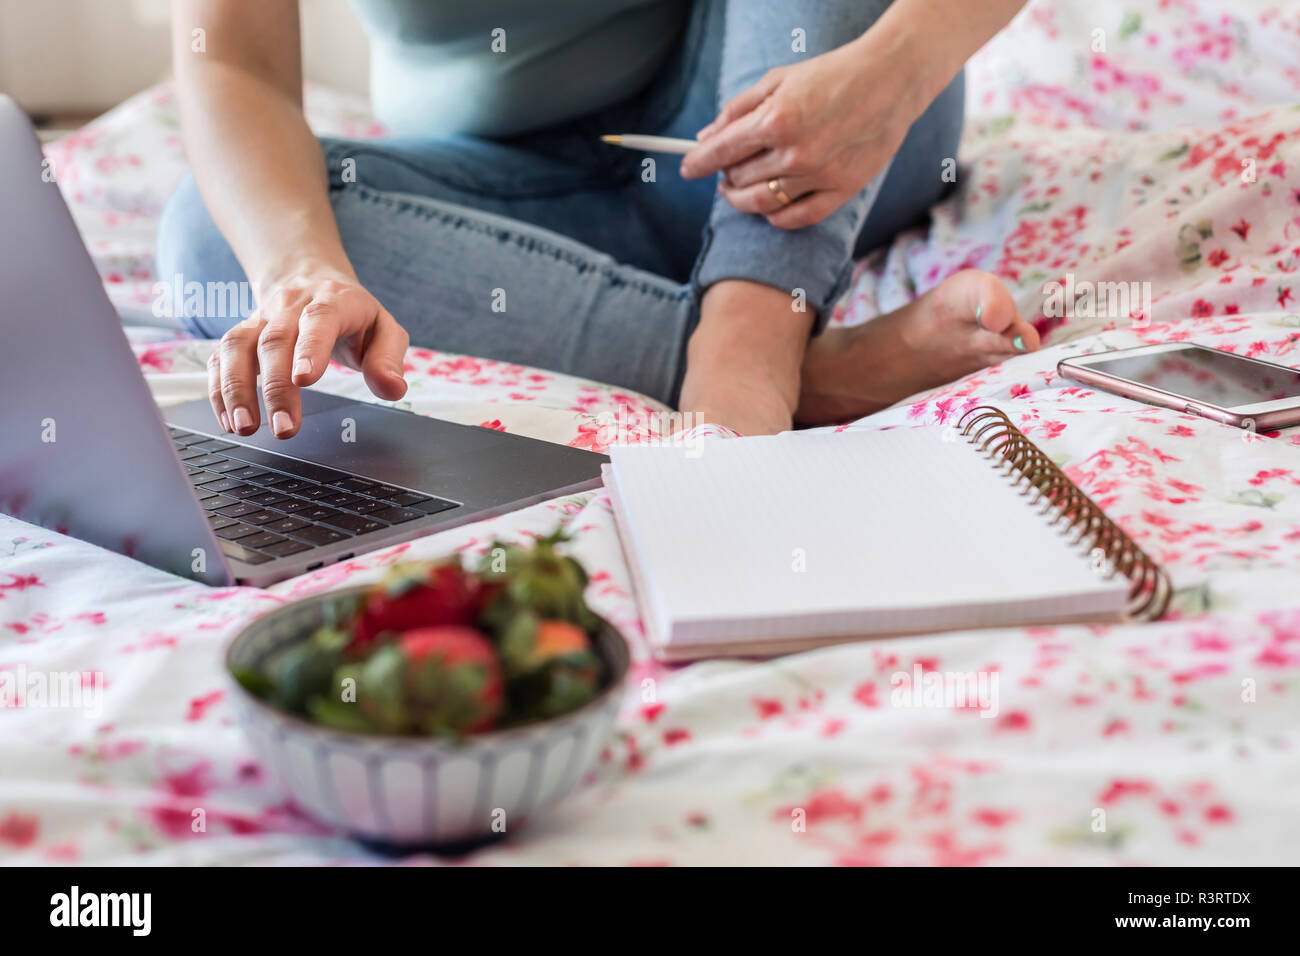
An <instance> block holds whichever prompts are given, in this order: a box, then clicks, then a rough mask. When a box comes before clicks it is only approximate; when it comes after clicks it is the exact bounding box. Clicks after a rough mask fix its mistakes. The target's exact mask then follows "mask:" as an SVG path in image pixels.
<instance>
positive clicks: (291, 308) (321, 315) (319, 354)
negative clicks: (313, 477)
mask: <svg viewBox="0 0 1300 956" xmlns="http://www.w3.org/2000/svg"><path fill="white" fill-rule="evenodd" d="M258 301H259V303H260V307H259V308H258V309H257V311H255V312H254V313H253V314H252V315H250V316H249V317H248V318H247V319H245V320H244V321H243V322H241V323H239V325H237V326H235V327H234V328H233V329H231V330H230V331H229V332H227V333H226V334H225V335H224V336H222V338H221V344H220V346H218V348H217V350H216V351H215V352H213V353H212V357H211V358H210V359H208V398H209V399H210V400H211V402H212V410H213V411H214V412H216V414H217V419H218V420H219V421H220V422H221V427H222V428H224V429H225V430H226V431H228V432H235V433H236V434H239V435H251V434H253V432H255V431H257V429H258V427H259V425H260V422H259V420H258V419H259V415H258V408H257V376H258V373H259V370H260V372H261V376H262V396H263V398H264V399H265V400H266V413H267V417H268V418H269V419H270V424H271V431H272V432H274V433H275V436H276V437H277V438H290V437H292V436H293V435H295V434H296V433H297V431H298V428H299V426H300V425H301V424H302V406H301V403H300V401H299V397H298V389H299V388H304V387H306V386H308V385H312V384H314V383H315V382H316V381H318V380H319V379H320V377H321V375H323V374H324V372H325V368H326V366H327V365H328V364H329V360H330V357H331V355H333V356H334V357H335V358H337V359H338V360H339V361H341V362H344V363H346V364H349V365H351V366H352V367H353V368H357V369H360V370H361V372H362V373H363V374H364V375H365V379H366V384H367V385H369V386H370V390H371V391H372V392H374V393H375V394H376V395H378V396H379V397H380V398H384V399H387V400H389V401H395V400H397V399H399V398H401V397H402V396H403V395H405V394H406V380H405V379H404V378H403V374H402V373H403V366H402V363H403V359H404V357H405V355H406V347H407V345H408V344H409V342H410V339H409V338H408V336H407V334H406V330H405V329H403V328H402V327H401V326H400V325H398V324H397V320H396V319H394V318H393V317H392V315H390V314H389V313H388V311H387V310H386V309H384V307H383V306H382V305H380V304H379V301H378V300H377V299H376V298H375V297H374V296H372V295H371V294H370V293H369V292H367V291H366V290H365V289H364V288H362V286H361V284H360V283H359V282H357V280H356V278H355V277H354V276H351V275H348V274H346V273H342V272H339V271H337V270H333V269H325V270H321V271H312V270H304V271H301V272H299V273H297V274H296V275H295V276H294V277H293V278H291V279H288V280H286V281H283V282H281V283H278V284H276V285H274V286H272V287H270V288H269V289H267V290H266V292H265V294H262V290H260V289H259V295H258Z"/></svg>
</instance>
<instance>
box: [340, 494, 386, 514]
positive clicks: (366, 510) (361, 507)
mask: <svg viewBox="0 0 1300 956" xmlns="http://www.w3.org/2000/svg"><path fill="white" fill-rule="evenodd" d="M387 507H388V502H387V501H375V500H373V499H371V498H364V499H362V500H361V501H358V502H357V503H356V504H354V505H348V506H347V509H348V510H349V511H355V512H356V513H357V514H359V515H368V514H370V512H372V511H382V510H383V509H385V508H387Z"/></svg>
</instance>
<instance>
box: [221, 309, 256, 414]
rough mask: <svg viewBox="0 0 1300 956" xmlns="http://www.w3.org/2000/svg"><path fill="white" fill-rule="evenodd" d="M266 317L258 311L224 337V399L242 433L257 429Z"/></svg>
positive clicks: (222, 351) (222, 383) (222, 342)
mask: <svg viewBox="0 0 1300 956" xmlns="http://www.w3.org/2000/svg"><path fill="white" fill-rule="evenodd" d="M265 325H266V321H265V320H264V319H263V318H262V315H261V313H260V312H254V313H253V314H252V315H250V316H249V317H248V318H246V319H245V320H244V321H243V322H240V323H239V324H238V325H236V326H235V327H234V328H233V329H231V330H230V331H229V332H227V333H226V334H225V335H223V336H222V337H221V345H220V347H219V348H218V349H217V352H218V354H219V356H220V362H221V400H222V403H223V404H224V405H225V408H226V414H227V416H228V417H229V419H230V430H231V431H233V432H235V433H236V434H238V435H251V434H253V432H255V431H257V426H258V417H259V416H258V411H257V340H258V336H259V335H260V334H261V332H262V328H263V327H264V326H265Z"/></svg>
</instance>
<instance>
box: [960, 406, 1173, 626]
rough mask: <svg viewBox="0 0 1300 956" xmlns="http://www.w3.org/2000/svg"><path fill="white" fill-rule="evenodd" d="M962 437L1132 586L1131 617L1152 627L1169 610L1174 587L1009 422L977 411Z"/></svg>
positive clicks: (1102, 568)
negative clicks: (1001, 466)
mask: <svg viewBox="0 0 1300 956" xmlns="http://www.w3.org/2000/svg"><path fill="white" fill-rule="evenodd" d="M957 428H958V430H959V432H960V434H961V435H962V436H963V437H964V438H966V440H967V441H969V442H970V443H971V444H973V445H975V446H976V447H977V448H978V449H979V451H980V452H981V453H982V454H983V455H985V457H987V458H989V459H990V460H993V461H997V460H998V459H1001V460H1002V461H1003V462H1004V463H1005V465H1006V468H1005V472H1006V474H1007V476H1008V477H1014V479H1015V484H1016V485H1017V486H1019V487H1021V493H1022V494H1024V495H1027V496H1029V497H1030V503H1031V504H1032V505H1040V504H1041V505H1042V511H1041V514H1043V515H1047V514H1048V513H1049V512H1052V511H1055V512H1056V518H1055V519H1053V521H1052V524H1053V525H1054V526H1056V525H1059V526H1060V527H1061V532H1062V534H1067V535H1068V534H1071V533H1073V534H1074V541H1073V542H1071V543H1072V544H1078V545H1080V546H1082V547H1083V548H1084V550H1085V553H1087V554H1088V555H1090V556H1091V558H1092V560H1093V567H1094V568H1096V569H1097V571H1098V572H1100V573H1117V574H1122V575H1123V576H1124V577H1126V578H1127V579H1128V580H1129V583H1130V585H1131V586H1130V588H1129V594H1128V615H1129V617H1131V618H1135V619H1140V620H1148V621H1154V620H1156V619H1158V618H1159V617H1161V616H1162V615H1163V614H1164V613H1165V610H1166V609H1167V608H1168V607H1169V599H1170V597H1172V595H1173V587H1172V585H1171V584H1170V582H1169V576H1168V575H1167V574H1166V573H1165V571H1164V569H1163V568H1161V567H1160V565H1159V564H1157V563H1156V562H1155V561H1154V560H1152V559H1151V558H1150V557H1148V556H1147V555H1146V553H1145V552H1144V551H1143V550H1142V549H1141V548H1139V547H1138V546H1137V543H1136V542H1134V540H1133V539H1132V538H1130V537H1129V536H1128V533H1127V532H1126V531H1124V529H1122V528H1121V527H1119V525H1117V524H1115V523H1114V522H1113V521H1111V520H1110V519H1109V518H1107V517H1106V515H1105V513H1104V512H1103V511H1102V510H1101V508H1100V507H1098V505H1097V503H1096V502H1095V501H1093V500H1092V499H1091V498H1089V497H1088V496H1087V495H1086V494H1084V493H1083V492H1082V491H1081V490H1080V489H1079V487H1078V486H1077V485H1076V484H1075V483H1074V482H1072V481H1071V480H1070V479H1069V478H1068V477H1066V475H1065V472H1063V471H1061V469H1060V468H1059V467H1057V465H1056V463H1055V462H1053V461H1052V460H1051V459H1050V458H1048V457H1047V456H1046V455H1045V454H1043V452H1042V451H1040V450H1039V448H1038V447H1037V446H1036V445H1035V444H1034V443H1033V442H1031V441H1030V440H1029V439H1028V438H1026V437H1025V436H1024V434H1023V433H1022V432H1021V431H1020V429H1018V428H1016V426H1015V425H1014V424H1012V422H1011V419H1010V418H1008V417H1007V416H1006V414H1004V413H1003V412H1002V411H1000V410H999V409H997V408H994V407H993V406H991V405H981V406H979V407H978V408H973V409H971V410H970V411H968V412H967V413H966V414H965V415H963V416H962V417H961V418H960V419H958V421H957Z"/></svg>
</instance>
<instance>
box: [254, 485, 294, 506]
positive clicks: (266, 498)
mask: <svg viewBox="0 0 1300 956" xmlns="http://www.w3.org/2000/svg"><path fill="white" fill-rule="evenodd" d="M244 500H245V501H251V502H253V503H255V504H259V505H263V506H265V507H267V508H271V507H275V506H278V505H279V504H280V503H281V502H284V501H292V500H293V499H292V498H290V497H289V496H288V495H282V494H280V493H279V492H278V491H262V490H261V489H260V488H259V489H258V493H257V494H251V495H249V496H248V497H247V498H245V499H244Z"/></svg>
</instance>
